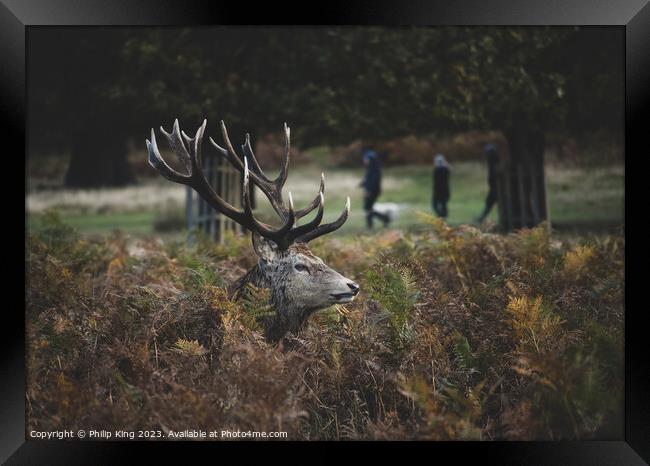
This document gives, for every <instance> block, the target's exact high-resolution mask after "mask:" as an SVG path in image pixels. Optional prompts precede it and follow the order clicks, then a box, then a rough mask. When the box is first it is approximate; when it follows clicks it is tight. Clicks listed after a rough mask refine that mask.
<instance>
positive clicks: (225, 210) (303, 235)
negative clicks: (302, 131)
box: [146, 119, 350, 249]
mask: <svg viewBox="0 0 650 466" xmlns="http://www.w3.org/2000/svg"><path fill="white" fill-rule="evenodd" d="M206 125H207V120H204V121H203V124H202V125H201V126H200V127H199V129H198V130H197V131H196V134H195V136H194V137H192V138H191V137H189V136H188V135H187V134H185V132H182V131H180V129H179V125H178V119H176V120H174V125H173V128H172V132H171V133H168V132H166V131H165V130H164V129H163V128H162V126H161V127H160V131H161V132H162V133H163V134H164V135H165V136H166V137H167V140H168V141H169V145H170V146H171V148H172V149H173V150H174V152H175V153H176V156H177V157H178V158H179V160H180V161H181V162H182V163H183V164H184V165H185V168H186V169H187V174H182V173H179V172H177V171H176V170H174V169H172V168H171V167H170V166H169V165H167V163H165V161H164V160H163V158H162V157H161V155H160V151H159V150H158V146H157V144H156V136H155V133H154V130H153V128H152V129H151V141H149V140H148V139H147V140H146V143H147V150H148V151H149V165H151V166H152V167H153V168H155V169H156V170H158V172H160V174H161V175H163V176H164V177H165V178H167V179H168V180H170V181H173V182H175V183H180V184H185V185H187V186H191V187H192V188H193V189H194V190H195V191H196V192H198V193H199V195H201V197H203V199H205V201H206V202H207V203H208V204H209V205H210V206H212V208H214V209H215V210H217V211H218V212H221V213H222V214H223V215H225V216H227V217H229V218H231V219H232V220H234V221H235V222H237V223H239V224H240V225H242V226H244V227H245V228H247V229H249V230H251V231H253V232H257V233H259V234H260V235H261V236H264V237H265V238H268V239H270V240H272V241H274V242H275V243H276V244H277V245H278V247H280V249H286V248H288V247H289V246H290V245H291V244H292V243H294V242H303V243H306V242H308V241H311V240H313V239H314V238H318V237H319V236H322V235H325V234H327V233H330V232H332V231H334V230H336V229H338V228H340V227H341V225H343V224H344V223H345V221H346V220H347V218H348V215H349V214H350V198H349V197H348V199H347V203H346V205H345V209H344V210H343V212H342V213H341V215H340V216H339V218H338V219H337V220H335V221H334V222H332V223H327V224H324V225H320V222H321V221H322V219H323V210H324V204H325V197H324V192H325V175H324V174H321V182H320V188H319V191H318V195H317V196H316V198H315V199H314V200H313V201H312V202H311V203H310V204H309V205H308V206H307V207H306V208H304V209H301V210H298V211H295V210H294V207H293V198H292V196H291V192H289V206H288V207H287V206H285V204H284V200H283V198H282V188H283V187H284V184H285V182H286V181H287V176H288V173H289V152H290V129H289V127H288V126H287V124H286V123H285V124H284V134H285V152H284V161H283V164H282V167H281V169H280V174H279V175H278V176H277V178H275V179H274V180H271V179H269V178H268V177H267V176H266V175H265V174H264V172H263V171H262V169H261V167H260V165H259V163H258V162H257V159H256V158H255V154H254V153H253V149H252V148H251V144H250V136H249V135H248V134H246V141H245V143H244V144H243V145H242V150H243V152H244V156H243V158H240V157H239V155H238V154H237V153H236V152H235V150H234V149H233V146H232V143H231V142H230V138H229V137H228V131H227V130H226V125H225V124H224V122H223V121H221V132H222V134H223V139H224V142H225V146H226V147H225V148H223V147H221V146H219V145H218V144H217V143H215V142H214V141H213V140H212V138H210V142H211V143H212V145H213V146H214V147H215V148H216V149H217V150H218V151H219V153H220V154H221V155H222V156H223V157H225V158H226V159H227V160H228V161H229V162H230V163H231V164H232V165H233V166H234V167H235V168H237V170H239V171H240V172H241V173H242V174H243V176H244V182H243V185H242V191H243V192H242V195H243V206H244V208H243V210H240V209H238V208H236V207H234V206H232V205H231V204H229V203H228V202H226V201H225V200H223V199H222V198H221V197H219V196H218V195H217V194H216V193H215V192H214V189H212V186H210V184H209V183H208V181H207V180H206V178H205V176H204V175H203V165H202V153H201V149H202V141H203V134H204V132H205V127H206ZM181 136H182V137H181ZM183 140H184V141H183ZM249 159H250V163H251V165H252V169H249ZM251 180H252V181H253V183H254V184H255V185H257V186H258V187H259V188H260V190H261V191H262V192H263V193H264V194H265V195H266V197H267V198H268V200H269V202H270V203H271V205H272V206H273V209H274V210H275V212H276V213H277V214H278V215H279V216H280V217H281V219H282V221H283V224H282V226H280V227H279V228H273V227H271V226H269V225H267V224H265V223H263V222H260V221H259V220H257V219H256V218H255V216H254V215H253V210H252V208H251V201H250V189H249V185H250V181H251ZM316 208H318V212H317V213H316V216H315V217H314V219H313V220H312V221H310V222H308V223H306V224H304V225H299V226H298V225H296V222H297V221H298V219H300V218H302V217H304V216H305V215H307V214H308V213H310V212H311V211H313V210H314V209H316Z"/></svg>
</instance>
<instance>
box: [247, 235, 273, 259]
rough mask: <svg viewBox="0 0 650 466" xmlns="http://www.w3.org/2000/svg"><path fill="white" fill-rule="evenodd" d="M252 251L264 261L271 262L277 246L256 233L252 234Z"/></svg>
mask: <svg viewBox="0 0 650 466" xmlns="http://www.w3.org/2000/svg"><path fill="white" fill-rule="evenodd" d="M253 249H254V250H255V253H256V254H257V255H258V256H260V257H261V258H262V259H264V260H265V261H272V260H273V259H275V257H276V255H277V253H278V245H277V244H275V243H274V242H273V241H271V240H270V239H266V238H264V237H263V236H261V235H260V234H258V233H255V232H254V233H253Z"/></svg>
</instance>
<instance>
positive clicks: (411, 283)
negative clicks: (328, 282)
mask: <svg viewBox="0 0 650 466" xmlns="http://www.w3.org/2000/svg"><path fill="white" fill-rule="evenodd" d="M366 280H367V283H368V288H369V292H370V297H371V298H372V299H374V300H375V301H377V302H378V303H379V304H380V305H381V307H382V308H383V309H384V310H385V311H387V312H388V315H389V322H390V326H391V328H392V330H393V331H394V332H395V334H396V336H397V338H398V340H399V342H400V343H402V344H403V343H406V342H407V341H410V339H411V336H412V329H411V324H410V322H411V317H412V314H413V310H414V308H415V304H416V303H417V300H418V297H419V295H420V291H419V289H418V284H417V282H416V280H415V278H414V276H413V273H412V272H411V271H410V270H409V268H408V266H407V265H406V264H400V263H395V262H392V261H389V260H386V258H384V257H382V258H380V261H379V263H377V264H376V265H375V266H374V267H373V268H372V269H370V270H369V271H368V272H367V273H366Z"/></svg>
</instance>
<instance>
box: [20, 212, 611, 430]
mask: <svg viewBox="0 0 650 466" xmlns="http://www.w3.org/2000/svg"><path fill="white" fill-rule="evenodd" d="M421 220H422V227H423V228H422V231H420V232H419V233H413V234H409V233H400V232H391V231H386V232H385V233H383V234H380V235H376V236H363V235H360V236H355V237H350V238H347V239H341V238H336V237H335V236H333V237H332V238H320V239H319V240H316V241H314V242H313V249H314V252H315V253H317V254H318V255H320V256H321V257H322V258H323V259H324V260H325V261H326V262H327V263H328V264H330V265H331V266H332V267H334V268H335V269H337V270H339V271H340V272H341V273H344V274H345V275H346V276H348V277H351V278H353V279H355V280H356V281H357V282H358V283H360V285H361V294H360V295H359V297H358V298H357V299H356V300H355V301H353V302H352V303H349V304H347V305H345V306H335V307H333V308H331V309H328V310H325V311H322V312H320V313H316V314H315V315H314V316H313V317H312V318H311V320H310V321H309V324H308V325H307V327H306V328H305V329H304V330H302V331H301V332H300V333H299V334H296V335H289V336H288V337H287V338H286V339H285V340H284V341H283V342H282V343H281V344H280V345H278V346H276V347H274V346H272V345H269V344H268V343H267V342H266V341H265V340H264V338H263V337H262V332H261V329H260V328H259V326H258V324H257V321H258V318H259V317H260V316H263V315H265V313H268V312H270V311H269V309H268V307H267V304H266V300H267V298H268V291H267V290H256V289H251V290H249V293H248V294H247V295H245V296H244V297H243V298H242V299H240V300H237V301H233V300H231V299H230V297H229V295H228V293H227V291H226V287H227V286H228V285H229V284H231V283H233V282H234V281H235V279H236V278H238V277H239V276H241V275H242V274H243V273H244V272H245V270H246V269H247V268H248V267H250V266H251V265H252V263H253V262H254V256H253V255H252V252H251V251H250V249H251V248H250V246H249V245H248V242H249V238H248V237H241V238H240V237H234V236H233V237H229V239H228V241H227V243H226V244H225V245H223V246H216V245H210V244H202V243H201V242H200V241H199V244H198V245H197V246H196V247H193V248H189V247H187V246H185V245H183V244H179V243H167V244H162V243H161V242H159V241H154V240H134V239H131V238H128V237H126V236H124V235H114V236H112V237H109V238H106V239H104V240H96V241H91V240H86V239H81V238H80V237H79V236H78V235H76V234H75V232H74V231H72V230H70V229H69V228H67V227H65V226H64V225H62V224H61V223H60V221H58V220H57V218H56V216H55V215H53V214H52V215H50V216H49V219H48V220H47V222H46V223H45V224H44V225H43V227H42V228H41V229H40V230H38V231H37V232H33V233H29V234H28V236H27V249H26V268H27V278H28V280H27V315H26V324H27V343H28V348H29V351H28V358H27V401H28V403H27V406H28V413H27V423H28V428H29V429H40V430H56V429H62V428H67V429H75V430H76V429H90V428H93V429H101V428H106V429H130V430H138V429H154V430H162V431H163V432H168V431H169V430H176V431H180V430H184V429H204V430H214V429H218V430H221V429H226V428H229V429H232V430H238V429H239V430H249V429H250V430H261V431H263V430H267V431H276V430H279V431H286V432H288V436H289V438H290V439H343V438H348V439H433V440H460V439H468V440H469V439H472V440H477V439H482V440H490V439H508V440H530V439H538V440H542V439H545V440H551V439H552V440H555V439H603V438H607V439H611V438H622V433H623V430H622V429H623V420H622V400H623V310H624V305H623V293H624V268H623V264H624V262H623V261H624V239H623V236H622V235H609V236H603V237H594V238H580V239H579V240H576V239H571V238H564V239H559V238H557V237H556V236H555V235H554V234H553V233H552V232H551V233H549V231H548V229H547V228H545V227H539V228H536V229H534V230H526V231H521V232H519V233H516V234H511V235H508V236H498V235H492V234H488V233H482V232H480V231H478V230H476V229H473V228H470V227H458V228H451V227H449V226H447V225H445V224H444V223H443V222H441V221H440V220H438V219H434V218H432V217H430V216H428V215H422V216H421Z"/></svg>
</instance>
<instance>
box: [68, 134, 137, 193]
mask: <svg viewBox="0 0 650 466" xmlns="http://www.w3.org/2000/svg"><path fill="white" fill-rule="evenodd" d="M102 132H103V131H101V130H97V131H94V130H93V128H91V127H89V128H87V130H86V131H84V132H83V133H82V134H79V135H77V136H76V137H75V138H74V142H73V144H72V147H71V158H70V165H69V166H68V171H67V173H66V176H65V186H66V187H67V188H98V187H103V186H125V185H128V184H131V183H133V182H135V177H134V176H133V171H132V169H131V167H130V166H129V162H128V160H127V144H126V137H123V138H122V137H120V136H118V135H114V134H111V135H108V136H106V137H99V136H98V135H101V134H102Z"/></svg>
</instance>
